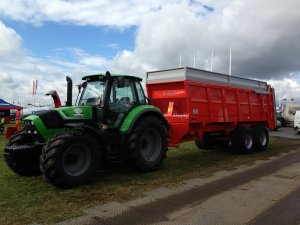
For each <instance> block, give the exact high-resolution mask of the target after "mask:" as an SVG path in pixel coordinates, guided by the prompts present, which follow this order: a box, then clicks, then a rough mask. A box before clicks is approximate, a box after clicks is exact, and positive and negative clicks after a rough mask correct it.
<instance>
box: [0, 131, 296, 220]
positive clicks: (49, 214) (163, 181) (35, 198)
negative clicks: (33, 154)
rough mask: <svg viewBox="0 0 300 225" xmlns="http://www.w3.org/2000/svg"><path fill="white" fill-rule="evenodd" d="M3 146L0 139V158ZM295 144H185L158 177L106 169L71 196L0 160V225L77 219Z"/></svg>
mask: <svg viewBox="0 0 300 225" xmlns="http://www.w3.org/2000/svg"><path fill="white" fill-rule="evenodd" d="M5 142H6V140H5V139H4V138H3V135H2V136H0V148H1V149H2V150H1V151H2V152H3V147H4V145H5ZM299 144H300V140H288V139H283V138H274V137H272V138H271V139H270V145H269V148H268V150H267V151H265V152H256V153H254V154H251V155H236V154H233V153H232V152H230V151H228V150H213V151H204V150H198V149H197V148H196V147H195V146H194V143H186V144H182V145H181V147H180V148H179V149H174V148H171V149H170V150H169V152H168V158H167V159H166V161H165V164H164V166H163V168H162V169H161V170H160V171H156V172H153V173H145V174H139V173H135V172H131V171H128V170H124V169H123V168H111V169H107V170H104V171H100V172H99V173H98V174H97V178H96V181H95V182H94V183H92V184H89V185H85V186H82V187H78V188H74V189H71V190H62V189H58V188H55V187H54V186H52V185H51V184H49V183H46V182H45V181H44V180H43V179H42V177H21V176H18V175H16V174H14V173H13V172H12V171H11V170H10V169H9V168H8V167H7V166H6V164H5V162H4V160H3V157H0V184H1V185H0V212H1V216H0V224H16V225H18V224H28V223H34V222H35V223H43V224H53V223H55V222H59V221H63V220H66V219H70V218H74V217H77V216H80V215H82V211H83V210H84V209H86V208H88V207H91V206H95V205H97V204H99V203H104V202H108V201H125V200H127V199H132V198H136V197H138V196H140V195H141V194H142V193H143V192H145V191H148V190H150V189H153V188H157V187H173V186H176V185H179V184H182V183H183V182H184V180H186V179H191V178H197V177H207V176H210V175H212V174H213V173H214V172H216V171H220V170H232V169H234V168H236V167H237V166H239V165H242V164H247V165H251V164H253V162H254V161H256V160H258V159H267V158H269V157H271V156H274V155H275V156H276V155H279V154H281V153H283V152H287V151H290V150H294V149H297V148H298V146H299Z"/></svg>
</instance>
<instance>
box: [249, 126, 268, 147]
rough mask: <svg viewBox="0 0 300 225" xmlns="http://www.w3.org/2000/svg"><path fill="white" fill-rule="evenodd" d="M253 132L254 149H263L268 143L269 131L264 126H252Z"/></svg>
mask: <svg viewBox="0 0 300 225" xmlns="http://www.w3.org/2000/svg"><path fill="white" fill-rule="evenodd" d="M252 130H253V133H254V141H255V150H257V151H264V150H266V149H267V148H268V145H269V131H268V129H267V128H266V127H265V126H254V127H252Z"/></svg>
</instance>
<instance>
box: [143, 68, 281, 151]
mask: <svg viewBox="0 0 300 225" xmlns="http://www.w3.org/2000/svg"><path fill="white" fill-rule="evenodd" d="M146 86H147V92H148V97H149V99H150V101H151V103H152V104H153V105H155V106H157V107H158V108H159V109H160V110H161V111H162V113H163V114H164V116H165V118H166V120H167V121H168V123H169V146H172V147H174V146H178V145H179V144H180V143H181V142H186V141H192V140H195V142H196V145H197V146H198V147H201V148H213V147H214V146H215V145H228V144H229V143H231V145H232V147H233V148H234V149H235V150H237V151H239V152H242V153H250V152H252V151H253V150H255V149H256V150H265V149H266V148H267V146H268V142H269V132H268V128H271V129H274V128H275V125H276V113H275V94H274V89H273V88H272V87H271V86H270V85H268V84H267V83H266V82H263V81H258V80H252V79H246V78H240V77H235V76H229V75H225V74H218V73H213V72H208V71H204V70H199V69H194V68H189V67H184V68H177V69H170V70H161V71H153V72H148V73H147V85H146Z"/></svg>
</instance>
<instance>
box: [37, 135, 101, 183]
mask: <svg viewBox="0 0 300 225" xmlns="http://www.w3.org/2000/svg"><path fill="white" fill-rule="evenodd" d="M99 153H100V152H99V144H98V142H97V140H96V139H95V138H94V137H93V136H91V135H89V134H88V133H81V132H79V131H65V132H62V133H59V134H57V135H56V136H55V137H53V138H52V139H50V140H49V141H48V143H47V145H45V146H44V147H43V149H42V155H41V157H40V165H41V171H42V173H43V176H44V178H45V179H46V180H47V181H49V182H51V183H52V184H53V185H55V186H57V187H60V188H72V187H76V186H79V185H82V184H85V183H87V182H89V181H90V180H91V179H92V178H93V177H94V175H95V173H96V169H97V167H98V165H99V162H100V156H99Z"/></svg>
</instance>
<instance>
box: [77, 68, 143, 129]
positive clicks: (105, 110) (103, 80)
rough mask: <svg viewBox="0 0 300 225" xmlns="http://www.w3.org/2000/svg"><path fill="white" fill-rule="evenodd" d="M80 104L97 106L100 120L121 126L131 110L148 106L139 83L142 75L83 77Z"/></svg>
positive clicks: (98, 119)
mask: <svg viewBox="0 0 300 225" xmlns="http://www.w3.org/2000/svg"><path fill="white" fill-rule="evenodd" d="M82 79H83V80H84V82H83V83H82V84H81V85H80V86H79V94H80V97H79V99H78V102H76V105H77V106H94V107H95V108H96V111H97V121H99V122H101V123H103V124H107V125H108V126H109V127H114V128H118V127H119V125H120V123H121V121H122V120H123V118H124V117H125V116H126V115H127V114H128V112H129V111H130V110H131V109H133V108H135V107H136V106H138V105H145V104H146V98H145V94H144V91H143V88H142V86H141V84H140V81H141V80H142V79H141V78H138V77H133V76H128V75H117V74H113V75H111V74H110V73H106V74H105V75H104V74H96V75H89V76H86V77H83V78H82Z"/></svg>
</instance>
